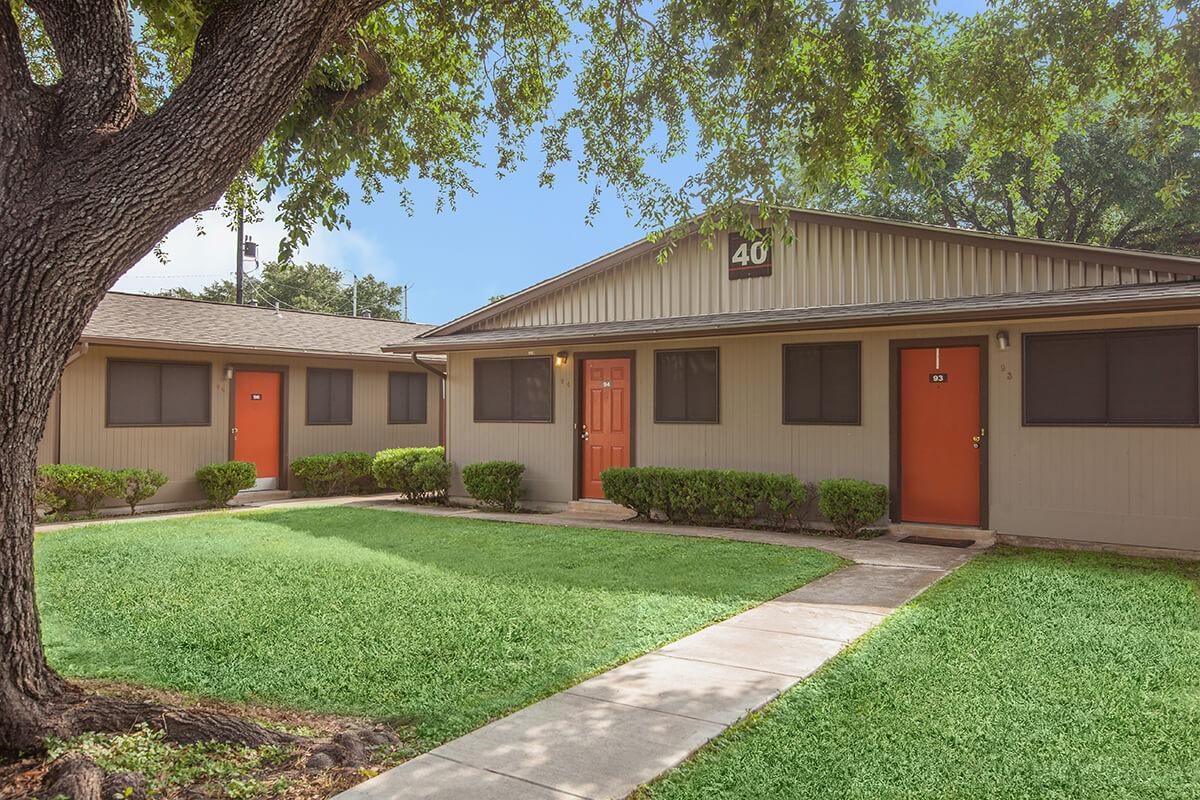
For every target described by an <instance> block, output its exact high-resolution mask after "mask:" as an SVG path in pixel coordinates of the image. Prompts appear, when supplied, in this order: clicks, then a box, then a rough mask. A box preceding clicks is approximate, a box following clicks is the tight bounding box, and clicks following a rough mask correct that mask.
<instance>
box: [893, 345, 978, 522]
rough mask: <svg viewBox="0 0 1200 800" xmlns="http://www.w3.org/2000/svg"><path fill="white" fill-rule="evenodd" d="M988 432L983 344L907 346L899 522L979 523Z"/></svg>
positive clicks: (903, 372)
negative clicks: (982, 383) (982, 378)
mask: <svg viewBox="0 0 1200 800" xmlns="http://www.w3.org/2000/svg"><path fill="white" fill-rule="evenodd" d="M983 433H984V430H983V427H982V424H981V420H980V351H979V347H976V346H967V347H921V348H905V349H902V350H901V351H900V518H901V520H903V521H905V522H931V523H938V524H943V525H973V526H977V525H979V524H980V502H979V501H980V470H981V464H982V457H983V452H984V451H983ZM976 437H979V438H978V439H977V438H976Z"/></svg>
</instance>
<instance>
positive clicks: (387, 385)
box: [38, 292, 444, 503]
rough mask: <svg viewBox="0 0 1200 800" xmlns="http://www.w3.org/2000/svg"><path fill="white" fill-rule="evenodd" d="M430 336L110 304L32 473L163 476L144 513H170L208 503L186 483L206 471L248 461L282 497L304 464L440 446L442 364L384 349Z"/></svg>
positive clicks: (239, 311) (406, 329)
mask: <svg viewBox="0 0 1200 800" xmlns="http://www.w3.org/2000/svg"><path fill="white" fill-rule="evenodd" d="M429 328H430V326H428V325H416V324H412V323H408V322H398V321H395V320H385V319H371V318H364V317H345V316H337V315H333V314H319V313H311V312H303V311H277V310H275V309H273V308H266V307H258V306H248V305H241V306H239V305H232V304H226V303H210V302H204V301H198V300H180V299H172V298H163V297H147V296H144V295H137V294H123V293H120V292H110V293H108V294H107V295H106V296H105V298H104V300H103V301H102V302H101V303H100V305H99V307H98V308H97V309H96V311H95V313H94V314H93V315H92V318H91V320H90V321H89V322H88V324H87V327H86V328H85V329H84V332H83V336H82V337H81V338H80V341H79V343H78V344H77V345H76V346H75V348H74V349H73V350H72V352H71V355H70V357H69V360H68V364H67V367H66V369H65V371H64V373H63V377H62V381H61V383H60V385H59V389H58V392H57V395H56V398H55V400H54V403H53V405H52V408H51V412H50V416H49V418H48V419H47V422H46V430H45V433H44V434H43V437H42V441H41V444H40V447H39V452H38V461H39V463H43V464H45V463H63V464H68V463H69V464H88V465H92V466H99V467H105V468H108V469H120V468H124V467H151V468H154V469H159V470H162V471H163V472H164V473H166V475H167V477H168V478H169V479H170V482H169V483H168V484H167V485H166V486H165V487H163V489H162V490H161V491H160V492H159V493H158V495H156V496H155V497H154V498H153V500H152V501H151V502H152V503H178V502H190V501H195V500H198V499H200V498H202V497H203V494H202V493H201V491H200V487H199V484H198V483H197V482H196V480H195V477H194V473H195V471H196V469H197V468H199V467H201V466H203V465H205V464H209V463H213V462H218V461H227V460H230V459H237V460H242V461H252V462H254V463H255V464H256V466H257V472H258V486H257V488H259V489H262V490H270V489H286V488H288V485H289V480H288V478H289V476H288V469H287V467H288V464H289V463H290V462H291V461H292V460H293V459H295V458H298V457H300V456H304V455H310V454H313V453H326V452H335V451H339V450H365V451H370V452H375V451H377V450H381V449H383V448H387V447H408V446H433V445H437V444H438V443H439V442H440V440H441V436H442V420H443V395H442V380H441V373H442V370H443V368H444V367H443V363H442V359H440V358H426V359H418V360H416V361H414V359H412V358H410V357H408V356H398V355H394V354H390V353H384V352H382V351H381V350H380V344H381V343H383V342H389V341H392V340H396V339H399V340H401V341H403V340H406V339H409V338H411V337H412V336H415V335H416V334H418V333H421V332H423V331H426V330H429ZM427 362H433V363H432V364H428V363H427ZM423 365H424V366H423ZM426 367H428V369H427V368H426Z"/></svg>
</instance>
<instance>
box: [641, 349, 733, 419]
mask: <svg viewBox="0 0 1200 800" xmlns="http://www.w3.org/2000/svg"><path fill="white" fill-rule="evenodd" d="M719 373H720V364H719V354H718V351H717V349H716V348H709V349H705V350H659V351H658V352H656V353H655V354H654V421H655V422H709V423H715V422H719V421H720V406H721V403H720V382H719Z"/></svg>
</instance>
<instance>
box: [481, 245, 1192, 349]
mask: <svg viewBox="0 0 1200 800" xmlns="http://www.w3.org/2000/svg"><path fill="white" fill-rule="evenodd" d="M792 234H793V237H792V240H791V241H790V242H780V243H778V244H776V246H775V254H774V259H773V260H774V266H773V270H772V274H771V275H770V276H769V277H765V278H752V279H747V280H736V281H731V280H729V279H728V277H727V276H726V263H725V258H726V253H727V242H726V238H725V236H724V235H723V234H722V235H720V236H718V238H717V240H716V243H715V246H714V247H709V246H708V245H707V244H706V243H705V241H704V240H703V239H702V238H701V237H699V236H692V237H689V238H686V239H684V240H682V241H681V242H679V243H678V244H677V245H676V247H675V249H674V250H673V251H672V252H671V254H670V257H669V258H668V260H667V262H666V263H665V264H659V263H657V261H656V256H655V253H653V252H651V253H647V254H644V255H641V256H638V257H636V258H633V259H630V260H629V261H626V262H624V263H621V264H618V265H616V266H613V267H612V268H610V269H608V270H606V271H604V272H600V273H597V274H595V275H592V276H589V277H587V278H584V279H582V280H581V281H579V282H578V283H575V284H572V285H569V286H564V287H563V288H560V289H558V290H557V291H554V292H552V293H550V294H547V295H544V296H542V297H539V298H535V299H533V300H530V301H529V302H528V303H524V304H521V305H518V306H516V307H514V308H512V309H509V310H506V311H503V312H501V313H500V314H498V315H496V316H495V317H491V318H489V319H486V320H483V321H481V322H480V323H479V324H478V326H477V327H479V328H486V329H495V328H515V327H528V326H535V325H563V324H571V323H586V322H611V321H618V320H633V319H655V318H661V317H679V316H692V315H697V314H715V313H722V312H741V311H758V310H766V309H781V308H811V307H818V306H836V305H847V304H860V303H887V302H897V301H903V300H926V299H937V298H961V297H969V296H976V295H989V294H1002V293H1012V292H1037V291H1050V290H1060V289H1071V288H1082V287H1089V286H1110V285H1116V284H1129V283H1154V282H1160V281H1163V280H1174V279H1175V278H1176V276H1174V275H1171V274H1169V273H1156V272H1154V271H1153V270H1148V269H1130V268H1120V267H1116V266H1113V265H1110V264H1103V263H1092V262H1082V261H1070V260H1067V259H1065V258H1058V257H1052V256H1047V255H1042V254H1037V253H1033V252H1023V251H1021V250H1020V248H1019V246H1017V245H1015V244H1009V243H1000V242H996V243H992V242H980V243H978V244H973V243H968V242H949V241H945V240H943V239H939V238H932V237H922V236H920V235H918V234H916V233H913V234H900V233H894V232H881V231H877V230H865V229H861V228H854V227H849V226H843V225H830V224H825V223H816V222H794V223H793V227H792Z"/></svg>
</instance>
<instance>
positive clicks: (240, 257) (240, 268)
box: [236, 201, 246, 306]
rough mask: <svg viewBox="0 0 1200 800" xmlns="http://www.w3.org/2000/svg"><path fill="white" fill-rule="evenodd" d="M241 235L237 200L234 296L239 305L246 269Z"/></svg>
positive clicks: (239, 211)
mask: <svg viewBox="0 0 1200 800" xmlns="http://www.w3.org/2000/svg"><path fill="white" fill-rule="evenodd" d="M242 236H243V233H242V204H241V201H239V202H238V212H237V296H236V300H237V304H238V305H239V306H240V305H241V304H242V302H243V301H244V300H245V297H244V296H243V294H242V277H243V275H244V274H245V271H246V270H245V260H244V259H245V256H244V253H243V247H242V242H243V239H242Z"/></svg>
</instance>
